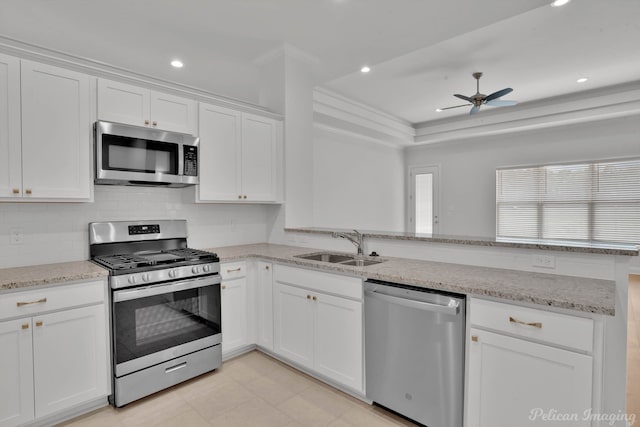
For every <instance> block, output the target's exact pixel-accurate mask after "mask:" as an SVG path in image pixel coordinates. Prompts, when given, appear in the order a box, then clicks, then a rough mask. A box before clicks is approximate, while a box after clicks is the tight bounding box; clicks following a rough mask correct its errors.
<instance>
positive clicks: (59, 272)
mask: <svg viewBox="0 0 640 427" xmlns="http://www.w3.org/2000/svg"><path fill="white" fill-rule="evenodd" d="M208 250H209V251H212V252H216V253H217V254H218V256H219V257H220V260H221V262H232V261H240V260H244V259H249V258H260V259H264V260H268V261H274V262H277V263H281V264H288V265H294V266H299V267H307V268H314V269H317V270H321V271H326V272H330V273H339V274H345V275H350V276H355V277H362V278H369V279H378V280H384V281H388V282H396V283H404V284H410V285H414V286H420V287H425V288H431V289H437V290H444V291H449V292H457V293H461V294H467V295H472V296H490V297H495V298H501V299H505V300H510V301H515V302H523V303H532V304H538V305H543V306H550V307H558V308H565V309H570V310H577V311H582V312H588V313H597V314H605V315H614V314H615V287H616V284H615V282H614V281H612V280H601V279H589V278H583V277H573V276H561V275H556V274H548V273H534V272H527V271H519V270H507V269H499V268H489V267H476V266H470V265H462V264H450V263H442V262H433V261H422V260H413V259H406V258H392V257H379V258H378V259H379V260H384V262H382V263H380V264H376V265H370V266H367V267H354V266H348V265H342V264H332V263H327V262H320V261H311V260H306V259H302V258H296V255H303V254H309V253H314V252H327V251H323V250H320V249H310V248H301V247H295V246H286V245H272V244H268V243H261V244H253V245H242V246H227V247H220V248H210V249H208ZM331 252H334V251H331ZM349 255H353V254H349ZM107 276H108V272H107V271H106V270H105V269H103V268H101V267H99V266H97V265H95V264H93V263H92V262H90V261H76V262H65V263H59V264H46V265H36V266H31V267H14V268H4V269H0V291H8V290H12V289H17V288H26V287H31V286H42V285H50V284H57V283H65V282H70V281H76V280H86V279H93V278H105V277H107Z"/></svg>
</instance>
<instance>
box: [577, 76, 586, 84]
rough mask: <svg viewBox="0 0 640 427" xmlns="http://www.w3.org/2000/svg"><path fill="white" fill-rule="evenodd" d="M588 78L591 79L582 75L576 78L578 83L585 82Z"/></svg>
mask: <svg viewBox="0 0 640 427" xmlns="http://www.w3.org/2000/svg"><path fill="white" fill-rule="evenodd" d="M587 80H589V79H588V78H586V77H580V78H579V79H578V80H576V83H584V82H586V81H587Z"/></svg>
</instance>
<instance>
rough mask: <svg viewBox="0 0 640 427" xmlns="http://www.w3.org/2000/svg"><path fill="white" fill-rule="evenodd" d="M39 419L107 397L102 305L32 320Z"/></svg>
mask: <svg viewBox="0 0 640 427" xmlns="http://www.w3.org/2000/svg"><path fill="white" fill-rule="evenodd" d="M33 323H34V330H33V354H34V356H33V357H34V364H33V365H34V384H35V408H36V417H42V416H45V415H48V414H51V413H54V412H57V411H59V410H62V409H66V408H69V407H71V406H73V405H77V404H80V403H83V402H86V401H89V400H91V399H95V398H99V397H101V396H105V395H107V394H108V391H109V387H108V382H107V376H108V364H107V363H108V346H107V336H106V326H105V308H104V305H103V304H99V305H93V306H89V307H82V308H76V309H73V310H67V311H61V312H57V313H53V314H48V315H43V316H35V317H34V318H33Z"/></svg>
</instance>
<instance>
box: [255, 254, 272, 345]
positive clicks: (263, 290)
mask: <svg viewBox="0 0 640 427" xmlns="http://www.w3.org/2000/svg"><path fill="white" fill-rule="evenodd" d="M257 268H258V274H257V282H258V283H257V286H256V292H257V296H258V298H257V300H258V322H257V326H258V340H257V341H258V345H259V346H260V347H264V348H266V349H267V350H273V264H271V263H269V262H264V261H258V262H257Z"/></svg>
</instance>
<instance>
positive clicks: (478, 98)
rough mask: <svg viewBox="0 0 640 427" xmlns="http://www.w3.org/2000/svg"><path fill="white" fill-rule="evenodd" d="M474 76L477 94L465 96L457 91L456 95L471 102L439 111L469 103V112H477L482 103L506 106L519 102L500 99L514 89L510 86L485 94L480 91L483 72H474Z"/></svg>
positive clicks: (440, 109) (439, 109)
mask: <svg viewBox="0 0 640 427" xmlns="http://www.w3.org/2000/svg"><path fill="white" fill-rule="evenodd" d="M472 76H473V78H474V79H476V94H475V95H471V96H464V95H460V94H458V93H456V94H455V95H453V96H455V97H457V98H460V99H463V100H465V101H467V102H469V104H462V105H454V106H453V107H445V108H438V110H437V111H444V110H450V109H452V108H459V107H466V106H468V105H472V107H471V111H470V112H469V114H475V113H477V112H478V111H480V107H481V106H482V105H488V106H490V107H506V106H509V105H516V104H517V103H518V101H509V100H506V99H505V100H503V99H498V98H501V97H503V96H504V95H506V94H508V93H511V92H512V91H513V89H511V88H510V87H508V88H505V89H502V90H499V91H497V92H493V93H492V94H491V95H485V94H482V93H480V77H482V73H473V74H472Z"/></svg>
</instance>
